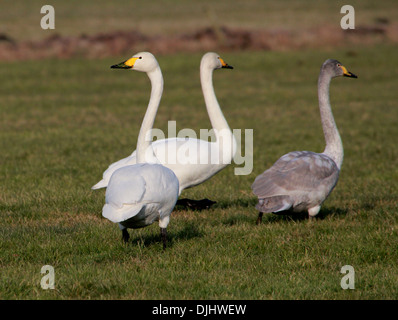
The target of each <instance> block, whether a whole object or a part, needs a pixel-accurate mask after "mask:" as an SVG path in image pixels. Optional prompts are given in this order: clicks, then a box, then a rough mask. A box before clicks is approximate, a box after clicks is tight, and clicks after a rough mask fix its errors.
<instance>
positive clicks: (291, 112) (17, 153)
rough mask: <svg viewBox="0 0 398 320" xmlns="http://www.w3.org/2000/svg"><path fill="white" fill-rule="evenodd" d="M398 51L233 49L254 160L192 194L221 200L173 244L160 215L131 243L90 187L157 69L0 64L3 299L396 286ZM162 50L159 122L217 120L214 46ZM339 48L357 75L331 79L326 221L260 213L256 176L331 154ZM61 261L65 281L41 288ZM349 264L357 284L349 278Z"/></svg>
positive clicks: (330, 295)
mask: <svg viewBox="0 0 398 320" xmlns="http://www.w3.org/2000/svg"><path fill="white" fill-rule="evenodd" d="M250 3H251V2H250ZM369 3H370V2H369ZM221 4H223V5H225V2H224V1H221ZM310 4H311V3H310V2H308V6H310ZM253 5H254V4H253ZM275 6H276V5H275ZM21 8H22V7H21ZM183 9H184V7H183V8H182V9H180V10H183ZM86 10H88V9H87V8H86ZM139 10H142V9H139ZM154 10H155V9H154ZM275 10H276V9H275ZM60 11H61V10H60ZM388 11H389V10H388V7H387V9H386V10H385V11H383V12H382V14H385V13H386V12H388ZM3 12H4V11H3ZM83 12H84V11H83ZM369 12H370V11H369ZM390 12H392V13H394V11H393V10H391V11H390ZM3 14H4V13H3ZM65 14H66V13H65ZM72 16H73V14H72ZM9 19H11V18H10V17H9ZM10 21H11V20H10ZM123 21H124V20H123V19H122V22H123ZM248 21H249V19H248ZM291 23H293V22H291ZM296 23H297V22H296ZM311 23H312V22H311ZM313 23H316V21H314V22H313ZM9 25H11V24H9ZM71 26H72V24H71ZM17 29H18V28H17ZM17 29H15V30H16V31H15V32H16V33H15V34H22V31H21V30H17ZM68 32H69V29H67V31H66V33H68ZM70 32H76V30H75V31H73V30H71V31H70ZM153 32H156V30H153ZM10 34H12V32H10ZM397 49H398V47H397V46H396V45H393V44H381V45H379V46H377V47H376V46H375V47H367V46H363V47H361V46H355V47H353V46H350V44H349V43H347V46H346V48H339V49H324V50H316V51H313V50H301V51H295V52H292V51H290V52H289V51H287V52H282V53H281V52H248V51H237V52H226V53H224V52H219V53H220V54H221V56H222V57H223V58H224V59H225V60H226V62H227V63H229V64H231V65H233V66H234V70H218V71H216V72H215V73H214V85H215V89H216V94H217V96H218V99H219V102H220V105H221V106H222V109H223V112H224V114H225V116H226V118H227V120H228V122H229V125H230V127H231V128H235V129H245V128H249V129H253V130H254V168H253V172H252V173H251V174H250V175H247V176H235V175H234V167H235V165H231V166H229V167H228V168H226V169H225V170H223V171H222V172H220V173H219V174H218V175H216V176H215V177H213V179H211V180H210V181H208V182H206V183H204V184H202V185H200V186H198V187H196V188H194V189H189V190H186V191H184V193H183V194H182V196H183V197H189V198H195V199H202V198H210V199H212V200H215V201H217V204H216V205H214V206H213V207H212V208H211V209H210V210H204V211H200V212H198V211H190V210H184V209H182V208H176V210H175V211H174V212H173V214H172V216H171V222H170V224H169V227H168V233H169V240H170V241H169V247H168V248H167V250H166V251H165V252H163V250H162V245H161V241H160V237H159V227H158V226H157V225H156V224H154V225H152V226H150V227H147V228H145V229H140V230H134V231H130V234H131V242H130V243H129V245H123V244H122V242H121V233H120V230H119V229H118V227H117V225H114V224H112V223H111V222H109V221H108V220H106V219H104V218H102V216H101V210H102V206H103V204H104V190H98V191H92V190H91V189H90V188H91V186H92V185H94V184H95V183H97V182H98V181H99V180H100V179H101V176H102V172H103V171H104V170H105V169H106V168H107V166H108V165H109V164H110V163H112V162H114V161H116V160H119V159H121V158H122V157H125V156H127V155H129V154H130V152H131V151H132V150H134V149H135V144H136V140H137V135H138V130H139V126H140V124H141V121H142V118H143V115H144V112H145V108H146V106H147V102H148V97H149V90H150V87H149V81H148V78H147V77H146V75H144V74H140V73H132V72H127V71H124V70H110V69H109V66H110V65H112V64H114V63H117V62H120V61H122V60H123V59H125V58H128V57H115V58H107V59H100V60H99V59H97V60H89V59H83V58H74V59H66V60H57V59H53V60H38V61H33V60H32V61H16V62H2V61H0V82H1V86H0V143H1V145H0V147H1V150H2V152H1V154H0V238H1V250H0V268H1V281H0V299H398V291H397V284H398V266H397V261H398V250H397V244H398V209H397V204H398V148H397V137H398V125H397V119H398V108H397V105H396V101H397V97H398V93H397V90H396V88H397V86H398V57H397V54H396V53H397ZM133 53H134V52H132V54H133ZM157 58H158V61H159V63H160V65H161V68H162V71H163V75H164V78H165V89H164V93H163V99H162V102H161V106H160V108H159V112H158V115H157V118H156V121H155V127H157V128H160V129H162V130H166V129H167V121H168V120H176V121H177V130H179V129H183V128H192V129H194V130H196V131H197V132H199V129H201V128H210V122H209V119H208V115H207V113H206V109H205V106H204V102H203V97H202V93H201V90H200V83H199V62H200V58H201V53H196V54H174V55H161V56H158V57H157ZM327 58H336V59H338V60H340V61H341V62H342V63H343V64H344V65H345V66H346V67H347V68H348V70H350V71H352V72H353V73H355V74H357V75H358V76H359V78H358V79H347V78H338V79H335V80H333V82H332V85H331V103H332V107H333V111H334V115H335V118H336V122H337V125H338V127H339V130H340V134H341V136H342V140H343V144H344V150H345V158H344V162H343V167H342V171H341V174H340V180H339V182H338V185H337V187H336V188H335V190H334V192H333V193H332V195H331V196H330V197H329V198H328V200H327V201H326V202H325V203H324V206H323V208H322V210H321V212H320V213H319V215H318V216H317V218H316V219H315V220H314V221H311V222H309V221H308V220H307V219H306V218H305V215H298V216H279V215H272V214H268V215H265V216H264V218H263V224H262V225H260V226H256V225H255V220H256V218H257V212H256V210H255V208H254V205H255V204H256V198H255V197H254V196H253V195H252V193H251V189H250V186H251V184H252V182H253V180H254V178H255V177H256V176H257V175H258V174H260V173H261V172H262V171H263V170H265V169H266V168H268V167H269V166H271V165H272V163H273V162H274V161H276V160H277V159H278V158H279V157H280V156H281V155H283V154H285V153H287V152H289V151H293V150H311V151H315V152H321V151H323V148H324V139H323V133H322V128H321V124H320V118H319V111H318V102H317V88H316V84H317V77H318V73H319V68H320V66H321V64H322V63H323V62H324V60H326V59H327ZM47 264H48V265H51V266H53V267H54V270H55V289H54V290H43V289H42V288H41V287H40V281H41V278H42V277H43V274H41V273H40V271H41V268H42V266H44V265H47ZM344 265H351V266H353V267H354V269H355V289H354V290H343V289H342V288H341V286H340V281H341V279H342V277H343V274H341V273H340V270H341V267H342V266H344Z"/></svg>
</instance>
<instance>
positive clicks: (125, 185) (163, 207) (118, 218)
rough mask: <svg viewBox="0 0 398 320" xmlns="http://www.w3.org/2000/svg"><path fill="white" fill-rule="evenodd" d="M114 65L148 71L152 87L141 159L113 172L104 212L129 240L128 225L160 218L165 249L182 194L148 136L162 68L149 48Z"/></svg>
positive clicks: (139, 143)
mask: <svg viewBox="0 0 398 320" xmlns="http://www.w3.org/2000/svg"><path fill="white" fill-rule="evenodd" d="M111 68H115V69H131V70H136V71H141V72H146V73H147V75H148V77H149V79H150V81H151V86H152V90H151V97H150V99H149V104H148V108H147V110H146V113H145V117H144V120H143V121H142V125H141V129H140V132H139V135H138V141H137V152H136V155H137V163H136V164H134V165H127V166H124V167H122V168H119V169H117V170H115V171H114V172H113V174H112V175H111V177H110V180H109V183H108V188H107V189H106V194H105V205H104V207H103V209H102V215H103V216H104V217H105V218H107V219H109V220H110V221H112V222H115V223H118V224H119V227H120V229H121V230H122V239H123V240H124V241H125V242H127V241H128V239H129V233H128V231H127V228H133V229H136V228H142V227H146V226H148V225H150V224H152V223H153V222H155V221H159V226H160V232H161V237H162V241H163V249H165V248H166V241H167V233H166V228H167V225H168V224H169V221H170V214H171V212H172V210H173V208H174V206H175V204H176V201H177V198H178V190H179V183H178V179H177V177H176V175H175V174H174V172H173V171H172V170H170V169H168V168H166V167H164V166H163V165H161V164H159V163H158V160H157V159H156V157H155V155H154V152H153V149H152V145H151V143H150V139H148V137H147V135H148V134H150V130H151V129H152V126H153V123H154V121H155V117H156V112H157V110H158V107H159V103H160V99H161V97H162V92H163V78H162V72H161V70H160V67H159V64H158V62H157V61H156V59H155V57H154V56H153V55H152V54H151V53H149V52H140V53H138V54H136V55H134V56H133V57H132V58H130V59H128V60H126V61H124V62H121V63H119V64H117V65H113V66H112V67H111Z"/></svg>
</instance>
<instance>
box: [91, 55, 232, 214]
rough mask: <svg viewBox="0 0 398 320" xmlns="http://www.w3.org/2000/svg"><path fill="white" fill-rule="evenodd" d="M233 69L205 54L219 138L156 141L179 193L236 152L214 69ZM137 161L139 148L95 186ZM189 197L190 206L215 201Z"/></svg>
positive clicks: (205, 85) (206, 91)
mask: <svg viewBox="0 0 398 320" xmlns="http://www.w3.org/2000/svg"><path fill="white" fill-rule="evenodd" d="M221 68H227V69H232V67H231V66H230V65H228V64H227V63H225V61H224V60H223V59H222V58H221V57H220V56H219V55H218V54H216V53H214V52H208V53H206V54H205V55H204V56H203V57H202V60H201V63H200V80H201V85H202V91H203V95H204V99H205V104H206V108H207V112H208V115H209V118H210V121H211V124H212V127H213V129H214V132H215V136H216V141H215V142H208V141H205V140H201V139H193V138H169V139H159V140H156V141H155V142H154V143H153V144H152V147H153V150H154V152H155V155H156V157H157V159H158V160H159V162H160V163H161V164H163V165H164V166H166V167H168V168H169V169H171V170H173V171H174V173H175V174H176V176H177V178H178V180H179V183H180V189H179V194H181V192H182V191H183V190H184V189H187V188H191V187H194V186H197V185H199V184H201V183H203V182H205V181H207V180H209V179H210V178H211V177H212V176H214V175H215V174H216V173H217V172H219V171H220V170H222V169H223V168H225V167H226V166H227V165H228V164H230V163H231V160H232V158H233V157H234V155H235V152H236V141H235V137H234V135H233V133H232V131H231V129H230V128H229V126H228V123H227V120H226V119H225V117H224V115H223V113H222V111H221V108H220V105H219V104H218V101H217V98H216V95H215V93H214V87H213V80H212V76H213V71H214V70H216V69H221ZM188 150H189V158H188V159H187V158H186V157H184V159H183V160H184V163H181V161H180V160H181V159H179V157H178V155H179V154H183V155H186V151H188ZM134 163H136V151H134V152H133V153H132V154H131V155H130V156H128V157H126V158H124V159H121V160H119V161H117V162H115V163H113V164H111V165H110V166H109V168H108V169H107V170H106V171H105V172H104V173H103V178H102V180H101V181H99V182H98V183H97V184H96V185H94V186H93V187H92V189H100V188H104V187H106V186H107V185H108V181H109V178H110V177H111V175H112V173H113V172H114V171H115V170H117V169H118V168H121V167H124V166H127V165H131V164H134ZM183 200H184V201H185V202H186V201H187V200H188V202H189V203H188V205H189V206H193V207H206V206H208V205H209V204H211V203H212V201H210V200H208V199H205V200H197V201H194V200H189V199H183Z"/></svg>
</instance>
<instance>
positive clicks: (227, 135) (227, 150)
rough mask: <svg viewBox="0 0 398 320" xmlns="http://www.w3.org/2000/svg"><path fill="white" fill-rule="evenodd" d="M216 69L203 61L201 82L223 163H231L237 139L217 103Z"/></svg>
mask: <svg viewBox="0 0 398 320" xmlns="http://www.w3.org/2000/svg"><path fill="white" fill-rule="evenodd" d="M213 71H214V69H213V68H211V67H210V66H208V65H207V63H206V61H204V62H203V61H202V63H201V66H200V82H201V85H202V91H203V96H204V99H205V104H206V109H207V113H208V115H209V119H210V122H211V126H212V128H213V131H214V135H215V137H216V141H217V142H216V144H217V149H218V152H219V153H220V155H221V156H222V159H224V160H223V161H227V162H228V161H231V159H232V158H233V157H234V156H235V153H236V145H237V143H236V139H235V136H234V135H233V133H232V131H231V129H230V127H229V125H228V122H227V120H226V119H225V117H224V114H223V113H222V111H221V107H220V105H219V103H218V101H217V97H216V94H215V92H214V87H213Z"/></svg>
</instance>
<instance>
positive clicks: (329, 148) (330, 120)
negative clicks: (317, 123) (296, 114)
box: [318, 70, 344, 169]
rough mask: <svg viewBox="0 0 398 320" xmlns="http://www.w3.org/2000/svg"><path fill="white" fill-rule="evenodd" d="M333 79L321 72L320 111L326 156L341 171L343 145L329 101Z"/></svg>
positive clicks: (319, 88) (319, 87)
mask: <svg viewBox="0 0 398 320" xmlns="http://www.w3.org/2000/svg"><path fill="white" fill-rule="evenodd" d="M331 80H332V77H331V76H330V75H329V74H327V73H325V72H324V71H322V70H321V73H320V75H319V80H318V98H319V110H320V114H321V121H322V128H323V133H324V136H325V141H326V147H325V150H324V154H326V155H327V156H329V157H330V158H332V159H333V160H334V162H335V163H336V165H337V167H338V168H339V169H340V168H341V165H342V163H343V157H344V151H343V143H342V141H341V137H340V134H339V131H338V129H337V126H336V122H335V120H334V117H333V113H332V107H331V105H330V99H329V87H330V81H331Z"/></svg>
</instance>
